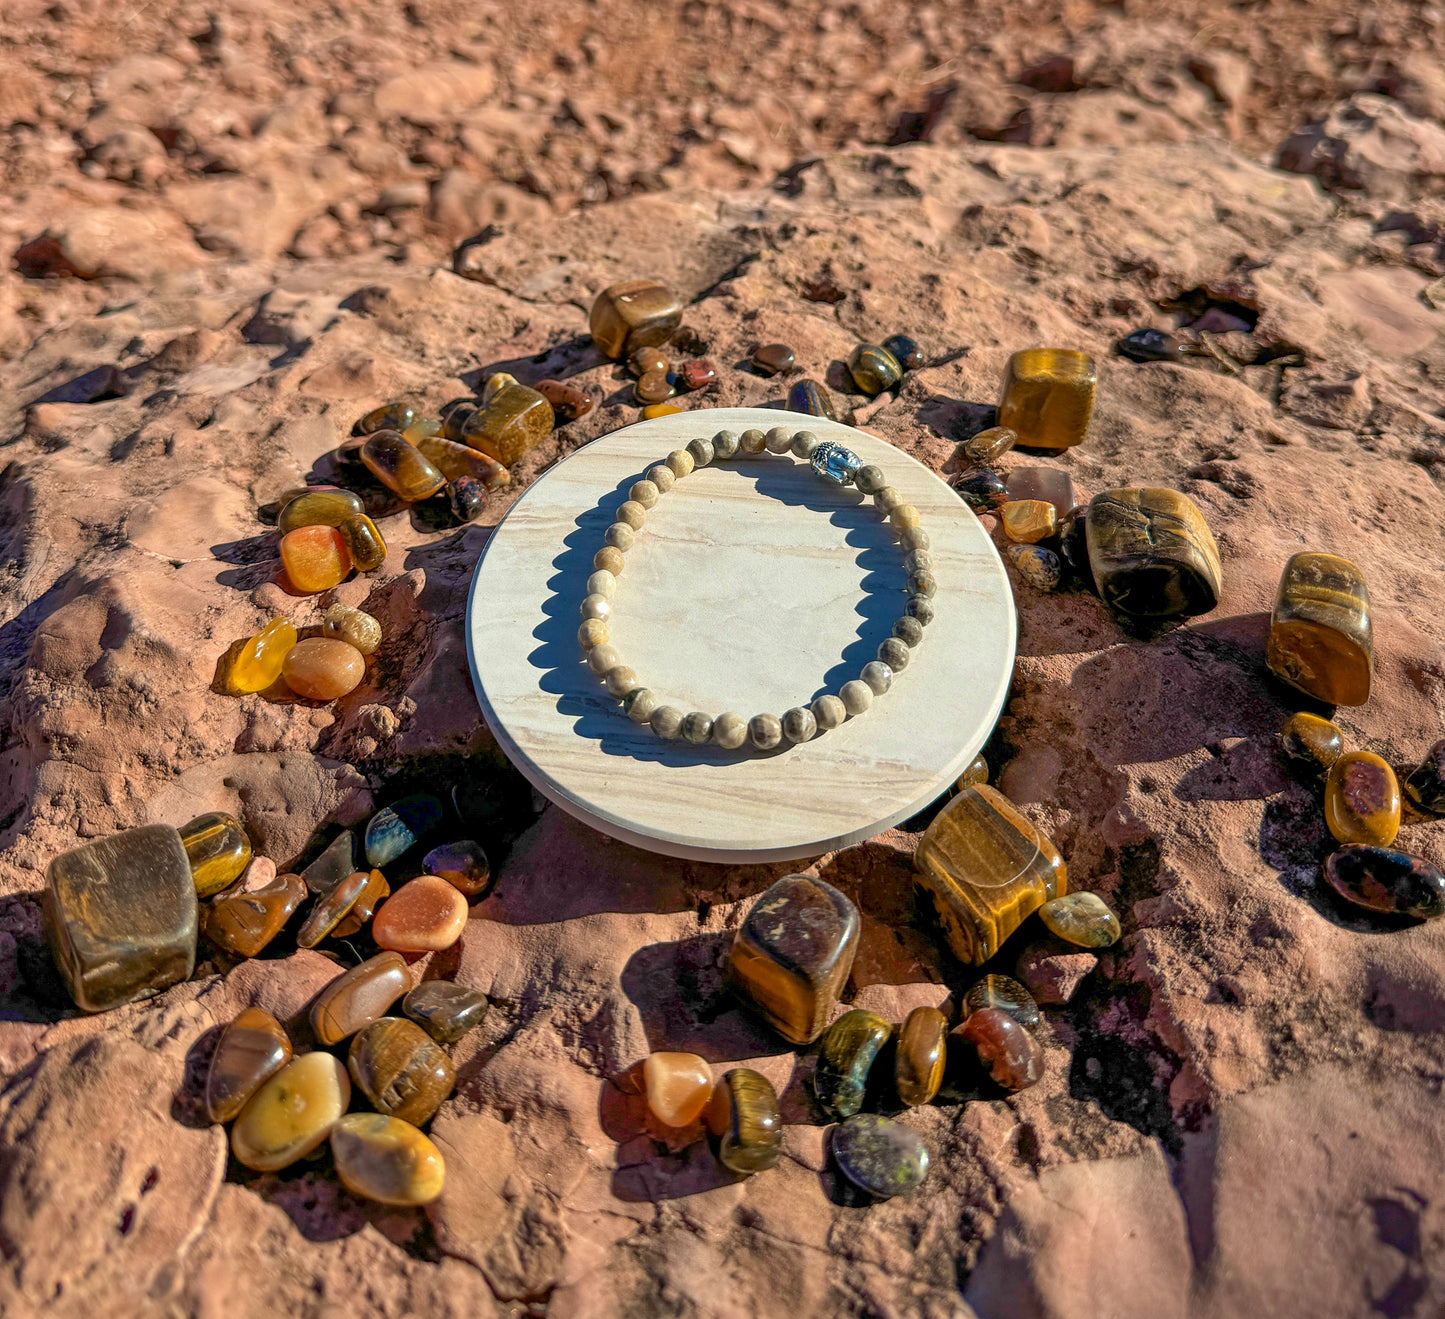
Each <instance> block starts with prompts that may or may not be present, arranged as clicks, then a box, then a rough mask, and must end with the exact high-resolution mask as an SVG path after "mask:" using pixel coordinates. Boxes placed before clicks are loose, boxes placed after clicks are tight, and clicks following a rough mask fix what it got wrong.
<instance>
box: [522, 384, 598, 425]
mask: <svg viewBox="0 0 1445 1319" xmlns="http://www.w3.org/2000/svg"><path fill="white" fill-rule="evenodd" d="M537 393H539V394H540V395H541V396H542V397H543V398H545V399H546V400H547V402H548V403H550V404H551V405H552V412H553V414H554V415H555V416H556V418H557V420H558V421H576V420H577V418H578V417H585V416H586V415H587V414H588V413H589V412H591V411H592V409H593V408H595V407H596V406H597V400H596V399H595V398H594V397H593V396H592V395H591V394H589V393H588V392H587V391H586V390H585V389H579V388H578V387H577V386H576V385H569V384H566V383H564V382H563V381H561V380H539V381H538V382H537Z"/></svg>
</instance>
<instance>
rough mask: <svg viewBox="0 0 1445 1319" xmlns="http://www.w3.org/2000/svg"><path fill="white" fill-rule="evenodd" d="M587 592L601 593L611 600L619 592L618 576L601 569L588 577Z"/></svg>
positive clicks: (589, 593)
mask: <svg viewBox="0 0 1445 1319" xmlns="http://www.w3.org/2000/svg"><path fill="white" fill-rule="evenodd" d="M587 594H588V595H600V596H603V597H604V598H605V599H608V600H611V599H612V597H613V596H615V595H616V594H617V578H615V577H614V576H613V575H612V574H611V573H610V572H604V571H602V570H600V569H599V570H598V571H597V572H595V573H593V574H592V576H591V577H589V578H588V579H587Z"/></svg>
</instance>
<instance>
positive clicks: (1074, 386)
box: [998, 348, 1098, 449]
mask: <svg viewBox="0 0 1445 1319" xmlns="http://www.w3.org/2000/svg"><path fill="white" fill-rule="evenodd" d="M1097 378H1098V377H1097V372H1096V371H1095V368H1094V359H1093V358H1092V357H1090V356H1089V354H1088V353H1080V352H1075V351H1074V350H1072V349H1068V348H1025V349H1023V350H1022V351H1021V352H1017V353H1015V354H1014V355H1013V356H1012V357H1010V358H1009V362H1008V368H1007V370H1006V371H1005V372H1004V378H1003V393H1002V395H1001V397H1000V401H999V405H998V424H999V425H1000V426H1007V427H1008V428H1009V429H1010V430H1011V431H1013V432H1014V433H1015V434H1016V435H1017V436H1018V437H1019V443H1020V444H1026V445H1029V446H1030V447H1032V448H1036V449H1068V448H1072V447H1073V446H1074V445H1076V444H1082V443H1083V441H1084V436H1085V435H1087V434H1088V430H1089V419H1090V417H1092V416H1093V413H1094V387H1095V385H1096V383H1097Z"/></svg>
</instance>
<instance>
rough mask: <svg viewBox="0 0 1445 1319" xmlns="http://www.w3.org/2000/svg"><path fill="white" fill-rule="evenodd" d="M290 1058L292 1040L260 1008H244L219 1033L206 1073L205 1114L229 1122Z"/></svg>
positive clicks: (275, 1021) (279, 1024) (276, 1022)
mask: <svg viewBox="0 0 1445 1319" xmlns="http://www.w3.org/2000/svg"><path fill="white" fill-rule="evenodd" d="M290 1061H291V1041H290V1040H289V1039H288V1038H287V1036H286V1032H285V1030H283V1029H282V1027H281V1023H280V1022H279V1021H277V1020H276V1018H275V1017H273V1016H272V1015H271V1014H270V1013H269V1012H267V1011H265V1010H264V1009H263V1008H247V1009H245V1011H243V1012H242V1013H241V1015H240V1016H238V1017H237V1018H236V1019H235V1020H234V1021H232V1022H231V1023H230V1024H229V1025H228V1026H226V1028H225V1029H224V1030H223V1031H222V1032H221V1038H220V1041H219V1043H217V1045H216V1051H215V1053H213V1054H212V1055H211V1066H210V1070H209V1071H208V1072H207V1073H206V1116H207V1117H209V1118H210V1119H211V1121H212V1122H229V1121H230V1120H231V1119H232V1118H234V1117H235V1116H236V1115H237V1114H238V1113H239V1112H240V1111H241V1110H242V1109H243V1108H244V1107H245V1106H246V1101H247V1100H249V1099H250V1098H251V1096H252V1095H254V1094H255V1093H256V1091H257V1090H259V1089H260V1088H261V1087H262V1086H263V1085H264V1084H265V1083H266V1082H267V1081H268V1080H269V1079H270V1078H271V1077H273V1076H275V1075H276V1073H277V1072H279V1071H280V1070H281V1069H282V1068H283V1067H284V1066H286V1064H287V1063H288V1062H290Z"/></svg>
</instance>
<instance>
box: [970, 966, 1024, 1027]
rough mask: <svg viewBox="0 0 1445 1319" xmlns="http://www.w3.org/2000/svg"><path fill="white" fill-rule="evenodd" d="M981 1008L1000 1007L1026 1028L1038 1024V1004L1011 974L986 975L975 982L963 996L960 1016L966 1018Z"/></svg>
mask: <svg viewBox="0 0 1445 1319" xmlns="http://www.w3.org/2000/svg"><path fill="white" fill-rule="evenodd" d="M980 1008H999V1009H1001V1010H1002V1011H1004V1012H1007V1013H1008V1014H1009V1016H1011V1017H1012V1018H1013V1019H1014V1020H1015V1021H1016V1022H1018V1024H1019V1025H1020V1026H1022V1027H1024V1029H1025V1030H1035V1029H1037V1028H1038V1024H1039V1005H1038V1004H1037V1003H1035V1002H1034V996H1033V995H1032V994H1030V993H1029V991H1028V990H1027V989H1025V988H1024V986H1023V985H1021V984H1019V982H1018V981H1017V980H1015V979H1014V978H1013V977H1012V976H1004V975H986V976H984V978H983V979H982V980H978V981H975V982H974V984H973V985H972V986H971V987H970V988H969V991H968V993H966V994H965V995H964V996H963V1016H964V1019H965V1020H967V1019H968V1018H969V1017H971V1016H972V1015H973V1014H974V1013H975V1012H977V1011H978V1010H979V1009H980Z"/></svg>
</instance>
